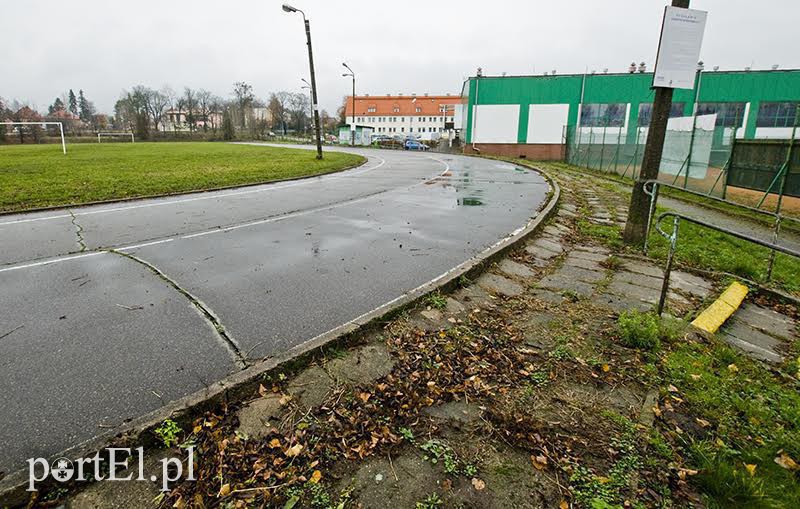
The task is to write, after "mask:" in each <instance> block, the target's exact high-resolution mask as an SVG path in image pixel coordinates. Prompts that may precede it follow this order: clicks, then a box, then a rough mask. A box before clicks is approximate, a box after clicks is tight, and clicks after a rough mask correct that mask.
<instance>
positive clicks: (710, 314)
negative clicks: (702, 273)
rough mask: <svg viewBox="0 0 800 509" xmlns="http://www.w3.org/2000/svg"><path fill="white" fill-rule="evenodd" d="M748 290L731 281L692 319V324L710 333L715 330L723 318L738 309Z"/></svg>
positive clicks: (720, 325)
mask: <svg viewBox="0 0 800 509" xmlns="http://www.w3.org/2000/svg"><path fill="white" fill-rule="evenodd" d="M748 291H749V290H748V288H747V287H746V286H745V285H743V284H741V283H737V282H733V283H731V285H730V286H729V287H728V288H727V289H726V290H725V291H724V292H722V295H720V296H719V298H718V299H717V300H715V301H714V303H713V304H711V305H710V306H708V307H707V308H706V309H705V310H704V311H703V312H702V313H700V315H699V316H698V317H697V318H695V319H694V321H693V322H692V325H694V326H695V327H697V328H698V329H702V330H704V331H706V332H710V333H712V334H713V333H715V332H717V331H718V330H719V328H720V327H722V324H723V323H725V320H727V319H728V318H730V317H731V315H732V314H734V313H735V312H736V310H737V309H739V306H741V305H742V302H743V301H744V298H745V297H747V292H748Z"/></svg>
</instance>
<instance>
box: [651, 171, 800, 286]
mask: <svg viewBox="0 0 800 509" xmlns="http://www.w3.org/2000/svg"><path fill="white" fill-rule="evenodd" d="M648 186H649V187H648ZM660 186H665V187H669V188H672V189H677V190H678V191H682V192H685V193H689V194H694V195H697V196H700V197H702V198H706V199H710V200H715V201H718V202H720V203H725V204H727V205H730V206H732V207H739V208H742V209H745V210H749V211H751V212H756V213H758V214H762V215H765V216H769V217H771V218H773V219H774V220H775V224H774V226H773V231H772V239H773V245H776V246H777V245H778V239H779V238H780V233H781V224H782V223H783V221H786V220H789V221H794V222H796V223H797V224H800V219H798V218H796V217H790V216H784V215H783V214H781V213H780V212H771V211H769V210H762V209H759V208H755V207H750V206H748V205H741V204H739V203H732V202H729V201H727V200H724V199H722V198H717V197H716V196H708V195H705V194H702V193H698V192H697V191H692V190H690V189H684V188H682V187H680V186H674V185H671V184H666V183H664V182H661V181H659V180H654V179H650V180H646V181H645V182H644V193H645V194H646V195H648V196H649V197H650V210H649V211H648V214H647V228H646V230H645V237H644V254H647V250H648V247H649V238H650V225H651V224H652V222H653V215H654V214H655V212H656V202H657V201H658V189H659V187H660ZM693 221H694V220H693ZM709 227H713V228H717V227H714V226H709ZM726 233H730V234H731V235H734V236H736V232H733V231H732V230H728V231H726ZM745 240H750V238H747V239H745ZM765 247H767V246H765ZM775 251H780V249H777V250H776V249H773V250H772V253H770V258H769V267H768V269H767V281H769V280H771V279H772V268H773V266H774V264H775Z"/></svg>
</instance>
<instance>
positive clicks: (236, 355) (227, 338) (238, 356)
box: [106, 249, 249, 369]
mask: <svg viewBox="0 0 800 509" xmlns="http://www.w3.org/2000/svg"><path fill="white" fill-rule="evenodd" d="M106 252H108V253H112V254H116V255H119V256H122V257H124V258H127V259H129V260H132V261H134V262H136V263H139V264H141V265H143V266H145V267H146V268H147V269H149V270H150V272H152V273H153V274H155V275H156V276H157V277H159V278H160V279H162V280H163V281H164V282H166V283H167V284H168V285H170V286H171V287H172V288H174V289H175V290H177V291H178V293H180V294H181V295H183V296H184V297H186V298H187V299H189V302H191V303H192V304H193V305H194V307H195V308H197V310H198V311H199V312H200V314H202V315H203V318H205V319H206V320H207V321H208V322H209V324H210V325H211V326H212V327H213V329H214V331H215V332H216V333H217V336H218V337H219V339H220V342H221V343H222V344H223V345H224V346H225V349H226V350H227V351H228V353H229V354H230V356H231V358H232V359H233V362H234V363H235V364H236V366H237V367H238V368H239V369H245V368H247V367H248V366H249V362H248V360H247V356H246V355H245V354H243V353H242V350H241V348H240V347H239V344H238V343H237V342H236V340H234V339H233V337H232V336H231V334H230V333H229V332H228V330H227V329H226V328H225V326H224V325H223V324H222V322H221V321H220V319H219V318H218V317H217V315H216V314H215V313H214V312H213V311H212V310H211V308H210V307H208V306H207V305H206V304H205V303H204V302H203V301H201V300H200V299H198V298H197V297H195V296H194V295H192V294H191V293H189V291H188V290H186V289H184V288H182V287H181V286H180V285H179V284H178V283H177V282H176V281H175V280H174V279H172V278H170V277H169V276H167V275H166V274H164V273H163V272H162V271H160V270H159V269H158V268H157V267H156V266H155V265H153V264H151V263H149V262H146V261H145V260H142V259H141V258H139V257H137V256H134V255H132V254H128V253H123V252H121V251H117V250H115V249H109V250H107V251H106Z"/></svg>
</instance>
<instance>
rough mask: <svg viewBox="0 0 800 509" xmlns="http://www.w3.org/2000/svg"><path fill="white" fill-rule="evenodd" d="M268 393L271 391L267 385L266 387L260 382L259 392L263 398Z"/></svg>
mask: <svg viewBox="0 0 800 509" xmlns="http://www.w3.org/2000/svg"><path fill="white" fill-rule="evenodd" d="M268 393H269V391H268V390H267V388H266V387H264V386H263V385H262V384H258V394H259V395H260V396H261V397H262V398H263V397H264V396H266V395H267V394H268Z"/></svg>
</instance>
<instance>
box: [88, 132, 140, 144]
mask: <svg viewBox="0 0 800 509" xmlns="http://www.w3.org/2000/svg"><path fill="white" fill-rule="evenodd" d="M106 136H107V137H112V138H113V137H123V138H127V137H129V136H130V138H131V143H135V142H136V140H134V139H133V133H125V132H120V133H111V132H109V133H97V143H100V139H101V138H103V137H106Z"/></svg>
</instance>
